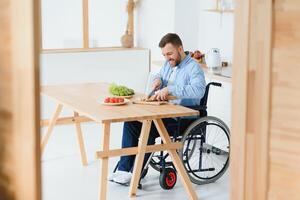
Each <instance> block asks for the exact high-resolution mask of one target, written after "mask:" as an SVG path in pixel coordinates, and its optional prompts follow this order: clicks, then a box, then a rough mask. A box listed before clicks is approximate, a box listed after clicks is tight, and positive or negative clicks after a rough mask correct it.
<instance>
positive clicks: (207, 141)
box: [179, 116, 230, 185]
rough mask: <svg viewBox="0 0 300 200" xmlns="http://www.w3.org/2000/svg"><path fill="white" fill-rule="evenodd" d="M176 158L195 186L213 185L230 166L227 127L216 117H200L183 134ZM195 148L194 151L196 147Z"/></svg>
mask: <svg viewBox="0 0 300 200" xmlns="http://www.w3.org/2000/svg"><path fill="white" fill-rule="evenodd" d="M182 142H183V148H182V149H181V150H180V151H179V155H180V157H181V159H182V161H183V163H184V166H185V169H186V170H187V172H188V174H189V177H190V179H191V181H192V182H193V183H195V184H198V185H200V184H207V183H211V182H215V181H216V180H217V179H219V178H220V177H221V176H222V175H223V174H224V173H225V171H226V169H227V168H228V166H229V152H230V142H229V128H228V127H227V126H226V124H225V123H224V122H223V121H222V120H220V119H218V118H216V117H211V116H208V117H203V118H200V119H198V120H196V121H195V122H193V123H192V124H191V125H190V126H189V127H188V128H187V130H186V131H185V133H184V135H183V137H182ZM195 145H196V148H195Z"/></svg>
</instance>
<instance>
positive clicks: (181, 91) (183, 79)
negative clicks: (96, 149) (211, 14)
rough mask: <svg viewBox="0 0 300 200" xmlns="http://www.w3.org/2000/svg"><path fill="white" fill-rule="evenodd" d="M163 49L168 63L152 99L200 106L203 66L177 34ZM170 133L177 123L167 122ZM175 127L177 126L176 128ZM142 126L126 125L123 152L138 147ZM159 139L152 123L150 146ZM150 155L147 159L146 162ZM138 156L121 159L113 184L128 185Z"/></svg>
mask: <svg viewBox="0 0 300 200" xmlns="http://www.w3.org/2000/svg"><path fill="white" fill-rule="evenodd" d="M159 47H160V48H161V50H162V54H163V56H164V57H165V59H166V62H165V64H164V66H163V67H162V69H161V70H160V72H159V74H157V75H156V76H155V78H154V79H153V83H152V90H155V94H154V96H153V97H152V98H153V99H156V100H166V99H167V96H168V95H173V96H176V97H177V99H176V100H173V103H175V104H180V105H183V106H195V105H199V103H200V99H201V98H202V97H203V95H204V93H205V86H206V83H205V78H204V74H203V71H202V69H201V68H200V66H199V64H198V63H197V62H196V61H195V60H193V59H192V58H191V57H190V55H189V53H188V52H184V50H183V45H182V41H181V39H180V38H179V36H178V35H177V34H174V33H168V34H167V35H165V36H164V37H163V38H162V39H161V41H160V43H159ZM163 122H164V125H165V126H166V128H167V130H168V132H169V133H172V131H174V130H172V126H171V124H173V125H174V123H176V121H175V119H173V118H168V119H163ZM173 127H174V126H173ZM141 128H142V123H140V122H137V121H134V122H125V123H124V127H123V137H122V148H128V147H134V146H137V145H138V139H139V136H140V132H141ZM157 137H159V134H158V132H157V130H156V127H155V125H154V124H153V123H152V125H151V129H150V135H149V139H148V144H155V138H157ZM149 156H150V154H149V153H148V154H146V155H145V161H144V164H145V163H146V161H147V160H148V158H149ZM134 159H135V155H132V156H121V159H120V162H119V166H118V170H117V171H116V172H115V173H113V174H112V175H110V177H109V180H111V181H114V182H117V183H121V184H126V183H129V182H130V180H131V177H132V173H131V172H132V168H133V165H134Z"/></svg>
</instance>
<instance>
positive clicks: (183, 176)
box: [154, 119, 198, 200]
mask: <svg viewBox="0 0 300 200" xmlns="http://www.w3.org/2000/svg"><path fill="white" fill-rule="evenodd" d="M154 123H155V126H156V128H157V130H158V132H159V134H160V136H161V138H162V140H163V142H164V143H165V144H168V143H171V142H172V141H171V139H170V136H169V134H168V132H167V130H166V128H165V126H164V124H163V121H162V120H161V119H156V120H154ZM167 151H168V153H169V155H170V156H171V159H172V161H173V164H174V166H175V168H176V170H177V172H178V174H179V176H180V178H181V181H182V184H183V186H184V188H185V190H186V191H187V193H188V195H189V197H190V199H192V200H196V199H198V197H197V194H196V192H195V190H194V189H193V186H192V183H191V181H190V178H189V176H188V174H187V173H186V170H185V168H184V166H183V163H182V161H181V159H180V158H179V155H178V154H177V152H176V150H167Z"/></svg>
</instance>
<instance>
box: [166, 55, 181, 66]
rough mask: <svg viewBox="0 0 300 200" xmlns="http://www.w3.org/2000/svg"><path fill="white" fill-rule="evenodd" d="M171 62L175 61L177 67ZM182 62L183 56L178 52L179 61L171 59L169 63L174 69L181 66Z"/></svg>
mask: <svg viewBox="0 0 300 200" xmlns="http://www.w3.org/2000/svg"><path fill="white" fill-rule="evenodd" d="M170 61H175V65H172V64H171V63H170ZM180 62H181V55H180V53H179V52H178V59H176V60H174V59H170V60H169V63H170V65H172V66H173V67H175V66H177V65H179V64H180Z"/></svg>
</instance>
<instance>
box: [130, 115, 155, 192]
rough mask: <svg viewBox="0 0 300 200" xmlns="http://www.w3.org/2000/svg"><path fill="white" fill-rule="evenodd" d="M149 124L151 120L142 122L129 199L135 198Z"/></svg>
mask: <svg viewBox="0 0 300 200" xmlns="http://www.w3.org/2000/svg"><path fill="white" fill-rule="evenodd" d="M151 122H152V120H144V121H143V126H142V131H141V136H140V140H139V145H138V153H137V155H136V157H135V162H134V168H133V176H132V179H131V182H130V189H129V196H130V197H134V196H136V191H137V187H138V183H139V180H140V175H141V171H142V166H143V162H144V157H145V152H146V146H147V143H148V137H149V133H150V128H151Z"/></svg>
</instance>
